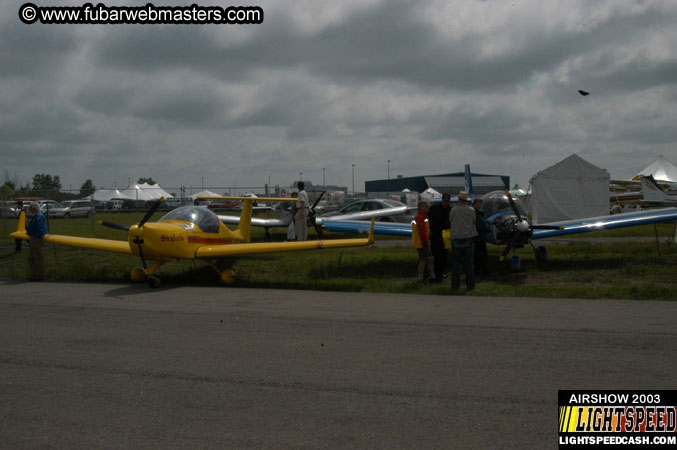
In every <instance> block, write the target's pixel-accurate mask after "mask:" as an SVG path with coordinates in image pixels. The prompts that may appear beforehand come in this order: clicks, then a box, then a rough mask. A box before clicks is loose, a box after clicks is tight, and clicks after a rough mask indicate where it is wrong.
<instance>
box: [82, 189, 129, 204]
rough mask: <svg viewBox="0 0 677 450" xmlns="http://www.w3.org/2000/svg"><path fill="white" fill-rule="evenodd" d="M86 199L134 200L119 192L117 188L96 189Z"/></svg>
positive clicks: (106, 200)
mask: <svg viewBox="0 0 677 450" xmlns="http://www.w3.org/2000/svg"><path fill="white" fill-rule="evenodd" d="M85 198H86V199H87V200H94V201H98V202H108V201H111V200H134V199H133V198H131V197H130V196H128V195H127V194H125V193H123V192H121V191H120V190H119V189H97V190H96V191H94V193H93V194H92V195H90V196H89V197H85Z"/></svg>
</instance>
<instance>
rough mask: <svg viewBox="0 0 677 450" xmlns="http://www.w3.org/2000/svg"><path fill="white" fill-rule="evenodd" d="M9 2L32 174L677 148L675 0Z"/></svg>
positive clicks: (5, 122)
mask: <svg viewBox="0 0 677 450" xmlns="http://www.w3.org/2000/svg"><path fill="white" fill-rule="evenodd" d="M168 2H170V0H168ZM18 6H19V5H18V4H16V5H14V4H12V2H7V3H3V4H2V5H0V13H2V15H1V16H0V17H2V18H1V19H0V20H2V22H1V23H0V25H1V26H0V81H1V83H0V105H1V106H2V108H0V156H2V161H3V163H4V165H10V166H12V168H17V169H18V170H24V171H26V172H27V174H26V176H32V174H33V173H35V172H46V171H47V169H49V170H53V171H56V173H58V174H60V175H61V176H62V179H64V178H65V177H66V174H69V176H73V177H74V179H75V181H73V182H74V183H75V182H81V181H82V180H80V178H82V179H83V180H84V179H85V178H92V179H93V180H94V181H95V184H97V185H111V184H112V183H113V181H117V182H118V183H119V185H121V184H122V183H123V181H124V183H125V184H126V180H127V177H128V176H129V177H138V176H154V177H155V178H156V179H161V180H162V181H164V180H168V181H167V183H169V184H173V185H177V184H181V183H186V184H187V183H195V181H186V180H191V179H192V180H197V181H198V182H199V181H200V177H201V176H206V177H208V178H209V179H212V180H218V181H214V183H216V184H218V185H230V184H232V183H233V182H234V181H238V180H237V179H238V177H240V178H241V180H239V181H242V180H243V179H247V180H249V181H248V182H249V183H250V184H252V183H255V182H254V181H252V180H257V181H256V183H255V184H258V185H261V184H263V182H264V181H265V182H267V177H268V176H271V177H272V179H273V180H272V181H273V183H274V184H275V183H282V182H284V183H288V182H290V180H292V179H296V178H298V173H299V172H300V171H302V172H304V178H306V176H308V177H311V178H312V179H313V181H314V182H316V183H317V180H318V179H319V178H320V177H321V174H322V170H321V169H322V167H325V168H326V169H327V171H326V172H327V181H328V182H332V183H340V184H344V185H345V184H350V182H351V181H352V180H351V164H353V163H355V164H357V167H356V169H357V171H356V178H357V179H356V187H359V186H360V182H363V181H364V179H365V178H367V179H368V178H374V177H384V176H385V170H386V169H385V167H386V163H385V161H386V160H388V159H390V160H392V172H391V174H394V173H404V174H406V175H415V174H417V173H419V172H423V173H430V172H431V170H432V171H433V172H434V171H435V170H433V169H437V168H439V171H440V172H446V171H449V170H450V169H449V168H448V166H450V165H452V166H453V169H452V170H456V169H459V168H460V167H462V164H460V165H454V164H456V162H458V161H467V162H469V163H471V164H473V163H474V164H475V165H479V170H481V171H485V172H489V173H498V172H501V173H508V174H511V175H513V177H518V178H520V179H521V180H520V181H521V182H525V181H526V179H527V178H528V177H529V176H531V175H532V174H533V173H535V172H536V171H537V170H541V169H543V168H544V167H546V166H547V165H551V164H554V163H556V162H557V161H558V160H560V159H561V158H562V157H564V156H567V155H568V154H570V153H573V152H580V153H581V154H582V156H584V157H585V156H586V155H587V156H588V157H590V159H591V161H592V162H594V163H596V164H600V165H604V166H605V167H608V168H610V169H611V170H619V171H620V170H627V171H628V172H633V171H634V169H628V168H627V167H629V166H631V165H636V166H637V165H641V164H648V162H650V159H652V158H649V161H646V162H644V160H643V159H642V158H643V155H649V154H654V153H655V154H658V153H665V154H666V156H668V158H670V157H672V158H673V160H674V161H676V162H677V154H675V150H674V141H675V140H676V139H677V135H676V134H675V132H674V131H672V128H674V127H673V125H674V124H673V122H674V117H675V114H677V104H676V103H677V97H676V96H675V93H674V91H675V89H674V87H675V83H677V76H676V74H675V71H676V69H677V59H676V58H675V56H674V51H673V49H672V47H674V45H672V44H674V42H677V41H676V39H677V38H676V37H675V32H674V30H673V28H674V23H675V21H676V19H677V17H676V16H677V11H676V10H675V8H673V7H672V4H671V3H669V2H661V1H655V2H643V3H642V2H629V1H622V0H614V1H610V2H594V3H591V2H586V1H583V2H575V1H571V2H566V3H554V2H548V1H544V2H543V1H536V2H533V3H530V2H528V1H521V2H518V3H517V5H516V7H512V6H511V5H510V4H508V3H505V2H500V1H497V2H486V3H476V2H453V3H451V4H449V3H448V2H443V1H442V2H439V4H437V5H435V4H434V3H429V2H408V1H401V0H396V1H382V2H371V3H369V2H359V3H357V2H356V3H355V4H351V3H342V4H341V5H340V6H337V5H336V4H334V3H320V2H303V1H300V2H294V3H278V2H274V3H271V4H266V3H264V4H262V7H263V8H264V11H265V14H266V16H265V21H264V23H263V24H261V25H255V26H216V25H214V26H142V25H138V26H136V25H134V26H122V25H121V26H56V25H51V26H41V25H39V24H35V25H32V26H28V25H24V24H21V23H20V22H19V21H18V19H17V17H16V11H17V9H18ZM578 89H583V90H586V91H589V92H591V95H589V96H587V97H581V96H580V95H579V94H578V92H577V90H578ZM671 152H672V153H671ZM19 155H21V156H19ZM616 155H624V156H623V157H622V158H621V157H618V158H617V157H615V156H616ZM632 155H635V156H634V157H633V156H632ZM157 161H162V163H161V164H159V163H157ZM605 161H612V162H613V163H614V165H612V164H607V163H606V162H605ZM639 161H641V162H639ZM136 171H138V172H139V173H135V172H136ZM633 174H634V173H628V174H627V175H633ZM113 175H114V176H115V178H113ZM276 178H277V180H276ZM169 180H171V181H169Z"/></svg>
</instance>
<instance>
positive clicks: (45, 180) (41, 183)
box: [33, 173, 61, 191]
mask: <svg viewBox="0 0 677 450" xmlns="http://www.w3.org/2000/svg"><path fill="white" fill-rule="evenodd" d="M33 190H34V191H60V190H61V180H60V179H59V175H54V177H52V176H51V175H49V174H44V173H36V174H35V176H33Z"/></svg>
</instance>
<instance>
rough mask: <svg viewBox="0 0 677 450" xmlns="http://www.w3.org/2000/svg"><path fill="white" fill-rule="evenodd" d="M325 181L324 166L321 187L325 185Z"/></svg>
mask: <svg viewBox="0 0 677 450" xmlns="http://www.w3.org/2000/svg"><path fill="white" fill-rule="evenodd" d="M326 185H327V183H325V181H324V167H323V168H322V187H325V186H326Z"/></svg>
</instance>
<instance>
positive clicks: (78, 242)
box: [11, 231, 133, 255]
mask: <svg viewBox="0 0 677 450" xmlns="http://www.w3.org/2000/svg"><path fill="white" fill-rule="evenodd" d="M11 236H12V237H13V238H14V239H24V240H28V235H27V234H26V233H22V232H19V231H15V232H14V233H11ZM45 242H47V243H48V244H59V245H68V246H70V247H80V248H91V249H94V250H105V251H108V252H116V253H127V254H130V255H131V254H133V253H132V249H131V248H129V242H127V241H115V240H112V239H98V238H83V237H76V236H63V235H60V234H46V235H45Z"/></svg>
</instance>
